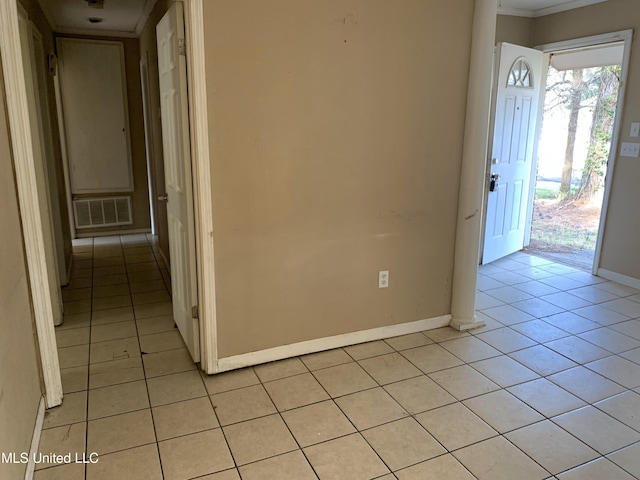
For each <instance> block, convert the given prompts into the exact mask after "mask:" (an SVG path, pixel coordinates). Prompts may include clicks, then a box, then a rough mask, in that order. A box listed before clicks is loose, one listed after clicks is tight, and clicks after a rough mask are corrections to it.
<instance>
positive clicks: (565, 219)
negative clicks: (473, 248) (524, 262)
mask: <svg viewBox="0 0 640 480" xmlns="http://www.w3.org/2000/svg"><path fill="white" fill-rule="evenodd" d="M623 55H624V42H617V43H611V44H607V45H606V46H598V47H588V48H579V49H573V50H568V51H563V52H561V53H557V54H551V56H550V64H549V69H548V73H547V82H546V89H545V92H544V94H545V97H544V109H543V117H542V129H541V133H540V139H539V143H538V162H537V174H536V177H535V179H534V182H535V187H534V188H535V189H534V198H533V216H532V223H531V237H530V244H529V246H528V248H527V250H528V251H529V252H531V253H534V254H536V255H539V256H543V257H547V258H549V259H551V260H554V261H557V262H561V263H565V264H567V265H570V266H572V267H578V268H581V269H584V270H591V269H592V267H593V265H594V262H595V251H596V246H597V241H598V238H599V235H598V233H599V229H600V225H601V223H602V222H601V216H602V206H603V201H604V192H605V178H606V174H607V166H608V161H609V155H610V150H611V144H612V138H613V136H614V125H615V119H616V112H617V105H618V100H619V97H620V95H619V92H620V78H621V72H622V61H623Z"/></svg>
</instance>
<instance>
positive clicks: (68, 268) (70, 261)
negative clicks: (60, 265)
mask: <svg viewBox="0 0 640 480" xmlns="http://www.w3.org/2000/svg"><path fill="white" fill-rule="evenodd" d="M72 268H73V249H72V250H71V255H69V265H68V266H67V282H66V283H65V284H64V285H62V286H63V287H66V286H67V285H69V282H70V281H71V269H72Z"/></svg>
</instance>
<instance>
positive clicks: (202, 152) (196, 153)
mask: <svg viewBox="0 0 640 480" xmlns="http://www.w3.org/2000/svg"><path fill="white" fill-rule="evenodd" d="M184 6H185V34H186V39H187V65H188V68H187V82H188V86H189V88H188V91H189V117H190V118H189V123H190V125H191V162H192V172H193V197H194V198H193V200H194V218H195V224H196V259H197V262H196V263H197V265H198V266H199V268H198V269H197V270H198V272H197V278H198V303H199V305H198V309H199V317H200V318H199V320H200V352H201V353H200V362H201V368H202V369H203V370H204V371H205V372H206V373H209V374H211V373H217V372H218V371H219V369H218V365H217V362H218V353H217V352H218V344H217V329H216V281H215V268H214V246H213V198H212V195H211V191H212V183H211V178H212V176H211V159H210V157H209V118H208V112H207V79H206V73H205V43H204V11H203V8H204V6H203V0H185V2H184Z"/></svg>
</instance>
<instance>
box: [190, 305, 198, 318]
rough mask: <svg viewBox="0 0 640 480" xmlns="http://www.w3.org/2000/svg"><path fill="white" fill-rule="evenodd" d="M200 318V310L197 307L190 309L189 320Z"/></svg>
mask: <svg viewBox="0 0 640 480" xmlns="http://www.w3.org/2000/svg"><path fill="white" fill-rule="evenodd" d="M199 317H200V309H199V308H198V305H194V306H193V307H191V318H199Z"/></svg>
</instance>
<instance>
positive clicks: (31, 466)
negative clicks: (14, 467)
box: [24, 397, 44, 480]
mask: <svg viewBox="0 0 640 480" xmlns="http://www.w3.org/2000/svg"><path fill="white" fill-rule="evenodd" d="M43 424H44V397H41V398H40V405H38V416H37V417H36V424H35V426H34V428H33V437H31V448H30V450H29V463H27V470H26V471H25V472H24V480H32V479H33V474H34V472H35V470H36V463H35V458H36V455H37V454H38V447H39V446H40V434H41V433H42V426H43Z"/></svg>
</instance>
